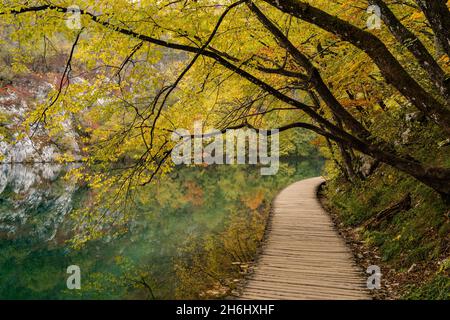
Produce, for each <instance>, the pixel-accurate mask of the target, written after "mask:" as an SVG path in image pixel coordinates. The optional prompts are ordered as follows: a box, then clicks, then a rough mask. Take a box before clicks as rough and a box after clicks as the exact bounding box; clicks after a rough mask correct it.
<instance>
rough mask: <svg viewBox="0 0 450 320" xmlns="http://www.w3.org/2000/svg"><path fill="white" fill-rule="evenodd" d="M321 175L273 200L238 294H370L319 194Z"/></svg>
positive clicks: (249, 296)
mask: <svg viewBox="0 0 450 320" xmlns="http://www.w3.org/2000/svg"><path fill="white" fill-rule="evenodd" d="M322 181H323V179H322V178H312V179H307V180H303V181H299V182H296V183H294V184H292V185H290V186H289V187H287V188H286V189H284V190H283V191H282V192H281V193H280V194H279V195H278V196H277V198H276V199H275V201H274V210H273V215H272V219H271V223H270V225H269V226H268V228H267V239H266V241H265V243H264V246H263V252H262V253H261V256H260V257H259V260H258V263H257V265H256V266H255V268H254V269H255V271H254V272H253V274H252V276H251V277H250V279H249V280H248V281H247V284H246V286H245V288H244V290H243V292H242V294H241V295H240V297H239V298H241V299H262V300H267V299H268V300H279V299H282V300H285V299H286V300H294V299H307V300H308V299H336V300H343V299H369V295H368V293H367V291H366V290H367V289H365V288H366V284H365V279H364V276H363V274H362V272H361V271H360V270H358V268H357V267H356V266H355V263H354V261H353V260H352V255H351V253H350V251H349V249H348V248H347V246H346V244H345V242H344V241H343V239H342V238H341V237H340V236H339V234H338V233H337V231H336V230H335V228H334V225H333V222H332V221H331V219H330V217H329V216H328V214H327V213H326V212H325V211H324V210H323V209H322V207H321V205H320V203H319V201H318V199H317V197H316V190H317V187H318V186H319V185H320V183H322Z"/></svg>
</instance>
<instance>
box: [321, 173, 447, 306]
mask: <svg viewBox="0 0 450 320" xmlns="http://www.w3.org/2000/svg"><path fill="white" fill-rule="evenodd" d="M407 193H411V197H412V208H411V209H410V210H408V211H403V212H399V213H398V214H396V215H395V216H394V217H393V218H392V219H391V220H390V221H385V222H383V223H382V224H381V225H380V226H379V227H378V228H376V229H370V228H365V227H363V226H362V224H363V223H364V222H365V221H367V220H368V219H369V218H370V217H372V216H374V215H375V214H377V213H378V212H380V211H381V210H383V209H386V208H388V207H389V206H391V205H393V204H395V203H397V202H398V201H400V200H401V199H402V198H403V197H404V196H405V195H406V194H407ZM325 194H326V197H327V198H328V202H329V204H330V205H331V206H332V207H333V209H334V211H336V212H337V213H338V215H339V217H340V219H341V221H342V222H343V223H344V225H345V226H347V227H351V228H352V229H353V230H355V232H356V233H357V234H358V235H359V237H360V238H361V239H362V241H364V243H365V245H366V246H367V247H375V248H377V249H378V252H380V254H381V260H382V261H383V263H385V264H386V266H388V267H389V268H390V269H392V270H395V273H396V274H397V275H398V277H399V279H400V280H399V282H400V285H401V287H402V288H401V296H402V298H404V299H450V278H449V268H448V266H447V267H446V268H442V266H443V265H444V264H445V263H444V262H446V261H449V257H450V208H449V207H448V206H447V205H446V204H445V203H444V202H443V201H442V199H441V198H440V196H439V195H438V194H437V193H436V192H434V191H433V190H431V189H430V188H428V187H426V186H424V185H423V184H421V183H419V182H417V181H416V180H415V179H413V178H410V177H408V176H406V175H404V174H401V173H398V172H396V171H395V170H393V169H391V168H389V167H385V166H384V167H382V168H380V169H379V170H378V171H377V172H376V173H375V174H373V175H372V176H371V177H369V178H368V179H367V180H365V181H361V182H358V183H357V184H356V185H350V184H349V183H345V182H343V181H341V180H340V179H336V180H334V181H331V182H330V183H328V184H327V187H326V190H325ZM446 263H447V264H450V263H448V262H446ZM416 266H417V268H416ZM414 268H416V270H415V271H414V272H412V273H413V274H415V277H414V276H413V275H411V274H410V273H411V270H412V269H414ZM408 270H409V271H408Z"/></svg>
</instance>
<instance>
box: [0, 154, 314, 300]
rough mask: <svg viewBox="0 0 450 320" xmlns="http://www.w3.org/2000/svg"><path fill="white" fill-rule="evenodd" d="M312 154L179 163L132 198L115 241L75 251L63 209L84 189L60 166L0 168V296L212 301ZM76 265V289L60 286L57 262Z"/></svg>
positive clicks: (82, 198)
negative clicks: (257, 162)
mask: <svg viewBox="0 0 450 320" xmlns="http://www.w3.org/2000/svg"><path fill="white" fill-rule="evenodd" d="M321 167H322V162H321V160H318V159H312V160H303V161H295V162H293V163H282V164H281V166H280V171H279V173H278V174H277V175H276V176H265V177H261V176H260V174H259V170H258V168H255V167H249V166H212V167H207V168H180V169H177V170H176V171H174V172H173V173H171V174H170V175H169V176H167V177H165V178H164V179H163V180H162V181H160V182H159V183H158V184H156V185H151V186H150V185H149V186H147V187H145V188H142V189H140V191H139V192H138V193H137V194H136V198H135V199H134V201H135V207H134V209H133V212H131V213H132V217H133V219H132V220H131V221H130V222H129V224H128V231H127V232H125V233H123V234H121V235H120V236H119V237H115V238H112V237H105V238H102V239H100V240H96V241H91V242H89V243H88V244H87V245H86V246H85V247H83V249H81V250H74V249H73V248H71V247H70V245H69V244H68V243H67V241H66V240H68V239H69V238H70V235H71V232H72V230H73V223H74V222H73V221H72V220H71V218H70V214H69V213H70V212H71V211H72V210H76V209H78V208H80V207H84V206H85V205H86V202H87V201H90V198H91V197H92V193H93V191H91V190H89V189H88V188H86V187H84V186H79V185H77V184H75V183H73V182H71V181H70V180H67V179H63V176H64V173H65V171H66V170H67V168H65V167H60V166H52V165H38V166H33V167H26V166H2V167H1V174H0V190H1V193H0V298H4V299H19V298H20V299H44V298H45V299H72V298H81V299H92V298H98V299H133V298H140V299H152V298H160V299H173V298H210V297H216V298H220V297H223V296H224V295H227V294H229V293H230V292H231V291H232V290H233V289H234V287H235V284H236V282H237V281H238V280H239V277H241V275H242V273H243V272H245V271H246V268H247V267H248V263H249V262H250V261H251V259H252V257H253V254H254V252H255V250H256V246H257V244H258V241H259V239H260V237H261V236H262V232H263V230H264V221H265V218H266V216H267V214H268V213H269V211H270V204H271V200H272V199H273V197H274V196H275V195H276V194H277V192H278V191H279V190H280V189H281V188H283V187H285V186H286V185H288V184H290V183H291V182H294V181H296V180H300V179H302V178H305V177H311V176H315V175H318V174H319V173H320V170H321ZM72 264H76V265H78V266H80V268H81V271H82V289H81V290H77V291H70V290H68V289H67V288H66V286H65V283H66V277H67V274H66V268H67V266H69V265H72Z"/></svg>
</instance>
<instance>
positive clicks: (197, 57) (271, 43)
mask: <svg viewBox="0 0 450 320" xmlns="http://www.w3.org/2000/svg"><path fill="white" fill-rule="evenodd" d="M369 2H370V4H375V5H377V6H378V7H379V8H380V11H381V18H382V20H383V21H384V23H385V26H386V27H387V30H386V28H383V29H382V30H380V31H376V30H375V31H368V30H365V26H364V24H363V22H365V18H366V16H365V15H364V13H365V8H367V6H368V5H369V3H368V2H367V1H352V2H351V3H350V2H348V3H347V2H344V3H343V4H339V3H338V1H336V2H330V1H315V5H316V6H312V5H310V4H309V3H308V2H306V1H298V0H284V1H278V0H265V1H250V0H248V1H245V0H241V1H236V2H232V1H213V0H203V1H141V2H140V3H139V6H138V4H136V3H135V2H130V1H125V0H122V1H115V2H114V4H111V3H108V2H107V1H79V5H80V8H81V9H80V10H79V13H80V15H81V17H82V22H83V23H82V24H83V29H82V30H81V32H83V33H84V37H83V36H82V37H81V39H79V35H80V32H79V31H77V33H76V35H75V36H74V35H73V33H74V32H73V31H72V30H67V28H66V29H64V26H61V18H62V17H64V15H67V14H71V13H73V8H72V9H71V8H69V7H68V6H66V5H64V3H65V2H64V1H54V2H52V4H50V3H47V2H42V1H32V2H30V1H28V2H27V3H26V4H24V5H17V6H9V5H8V4H3V5H2V7H0V12H1V14H2V15H4V16H5V22H3V23H2V25H3V26H4V24H5V23H8V24H12V25H17V26H18V25H21V26H22V29H21V30H20V31H17V35H20V36H21V37H22V38H25V40H24V41H25V42H26V43H28V44H29V45H30V44H33V41H34V40H36V37H37V35H40V34H42V33H43V34H45V35H49V34H55V33H56V32H62V33H65V34H66V35H68V36H71V37H72V38H74V39H77V40H75V41H74V45H73V46H72V50H71V52H72V53H73V51H74V49H75V47H76V46H78V51H79V52H78V54H76V58H77V59H78V61H80V62H83V64H84V65H85V68H87V69H89V70H90V71H92V70H94V69H97V70H98V68H100V67H101V66H102V67H104V68H105V67H107V68H106V71H104V72H101V73H97V74H96V76H95V79H96V82H94V83H95V86H94V88H95V90H89V88H92V87H93V86H92V83H90V84H89V85H87V86H85V87H83V86H81V85H78V86H77V87H75V86H74V85H73V84H72V85H71V87H75V88H73V89H68V90H67V91H66V94H65V95H64V97H61V95H60V92H61V90H62V87H63V86H62V85H61V86H60V88H59V91H58V93H55V98H54V100H53V101H52V102H51V103H50V104H47V106H45V107H43V108H40V109H39V110H37V112H36V114H35V116H36V117H37V119H38V120H40V121H42V120H46V119H47V116H49V117H51V116H52V115H53V117H54V118H58V116H57V115H58V112H61V111H63V110H66V111H70V112H72V113H80V112H81V111H83V110H85V108H86V105H85V103H87V101H86V99H87V97H86V98H80V97H79V96H80V94H85V93H86V92H88V91H89V92H90V93H88V94H87V95H88V96H89V97H90V98H91V99H94V100H98V98H99V97H108V99H110V100H111V101H109V103H108V106H107V107H105V108H99V109H100V110H102V112H105V109H107V112H108V113H109V115H112V114H114V113H115V115H116V116H117V115H118V113H117V112H116V111H112V110H110V109H111V108H114V106H117V105H119V101H120V105H121V106H122V107H123V108H121V111H120V112H121V116H122V118H121V121H117V119H116V121H114V122H111V119H112V118H111V117H110V118H109V119H106V118H105V115H101V114H99V113H98V111H91V114H95V117H94V118H95V119H97V120H98V119H101V122H102V123H103V124H105V123H107V122H108V123H109V130H110V132H108V133H106V132H103V133H100V132H97V133H96V139H97V141H95V142H96V143H97V148H96V149H95V151H96V155H95V156H93V159H97V160H98V159H108V160H117V159H118V156H120V155H123V154H125V153H130V152H131V150H134V153H135V154H134V155H133V158H134V160H136V163H135V165H134V166H133V167H132V168H131V169H129V172H128V174H127V181H128V182H127V183H128V186H129V187H130V186H131V185H133V183H140V184H146V183H148V182H149V181H151V180H152V179H153V178H154V177H155V175H156V174H157V173H158V172H160V170H162V171H164V168H166V167H165V166H166V164H165V161H166V160H167V159H168V156H169V153H170V148H171V143H170V140H169V138H168V131H170V130H167V126H173V125H174V124H177V125H178V124H183V123H184V124H186V120H185V119H184V118H183V116H182V115H183V114H184V115H186V116H188V115H189V114H191V115H197V116H198V115H200V114H210V113H213V114H214V116H212V117H213V119H214V120H215V121H216V123H222V124H223V128H226V127H228V126H247V125H249V126H252V127H258V124H260V125H266V126H268V125H270V126H273V127H278V128H279V129H280V130H281V131H286V130H288V129H293V128H305V129H308V130H311V131H314V132H315V133H317V134H319V135H321V136H323V137H325V138H326V139H327V140H328V141H334V142H335V143H336V144H337V145H338V146H339V152H340V153H341V154H342V158H343V159H344V160H346V161H345V163H346V164H347V166H346V167H347V169H348V173H349V174H350V175H352V176H353V175H355V173H354V172H353V171H354V170H353V169H352V166H353V163H352V162H354V159H353V158H354V154H353V153H354V152H359V153H363V154H366V155H369V156H371V157H373V158H374V159H376V160H377V161H380V162H383V163H386V164H388V165H390V166H392V167H394V168H396V169H398V170H400V171H402V172H405V173H407V174H409V175H411V176H413V177H415V178H416V179H417V180H419V181H421V182H422V183H424V184H426V185H428V186H430V187H432V188H433V189H434V190H436V191H437V192H439V193H440V194H442V195H443V196H444V197H447V198H448V197H449V196H450V169H449V168H447V167H445V166H442V165H438V166H436V165H435V164H433V163H429V162H424V160H423V159H417V158H416V157H415V156H414V154H409V153H408V152H407V151H408V150H405V148H403V147H401V146H400V147H399V146H398V145H397V144H396V143H395V142H394V141H392V140H390V139H389V137H385V136H383V134H382V133H380V132H379V131H377V130H375V129H374V128H375V127H376V124H375V120H376V114H377V112H376V111H375V110H374V109H375V107H376V105H379V107H380V108H382V109H383V108H387V109H388V110H391V109H393V108H394V107H393V102H392V100H395V99H397V100H399V101H400V103H401V104H402V105H405V106H409V105H410V106H412V107H414V108H416V109H417V111H418V112H420V113H421V114H422V115H423V116H424V117H425V118H426V119H427V122H426V123H425V124H424V125H423V126H422V127H421V128H420V129H418V130H416V131H415V132H414V133H415V134H417V135H420V136H423V137H425V136H427V137H428V135H429V133H426V132H430V131H431V132H432V135H433V139H432V142H430V143H434V144H437V141H435V139H439V140H442V139H447V138H449V137H450V101H449V96H448V94H449V81H448V76H447V73H446V70H447V66H446V65H445V61H446V60H447V61H448V45H449V41H448V40H449V37H448V30H449V28H446V27H445V26H446V24H448V21H449V19H448V15H449V12H448V8H447V6H446V2H445V1H444V0H439V1H421V0H417V1H416V3H414V2H412V1H404V6H403V7H402V10H403V12H405V13H407V14H408V15H409V16H410V17H411V16H414V15H417V17H418V19H422V18H421V15H422V14H423V15H424V17H425V18H426V21H425V20H423V21H422V23H425V22H427V23H428V24H429V25H430V27H431V28H430V29H428V28H427V29H426V33H427V37H425V38H422V39H420V38H419V36H418V35H416V30H414V28H412V27H407V26H405V25H404V24H403V21H402V19H401V18H398V16H397V15H396V14H395V13H394V11H395V10H394V9H391V8H394V7H395V6H397V4H396V3H392V4H388V3H387V2H386V1H381V0H379V1H378V0H373V1H372V0H371V1H369ZM430 2H432V3H433V5H429V4H430ZM137 6H138V7H137ZM319 6H320V8H319ZM342 7H343V8H344V9H345V10H342V11H341V9H342ZM397 11H399V10H398V8H397ZM355 13H357V14H355ZM358 17H359V19H358ZM422 29H423V27H422ZM388 31H389V32H388ZM390 33H391V34H390ZM430 35H431V36H432V37H433V38H434V37H436V39H437V42H438V43H439V45H440V47H442V49H443V51H444V53H445V55H446V58H444V59H442V57H441V56H438V57H435V56H436V54H435V55H434V56H433V53H432V52H430V50H433V48H432V47H431V46H430V43H431V41H430ZM391 36H393V37H394V38H395V39H396V40H397V42H393V41H392V40H391ZM78 40H80V41H78ZM322 43H326V49H323V44H322ZM313 44H316V45H317V46H316V45H314V47H317V48H321V49H322V50H320V52H313V51H312V50H311V47H313ZM319 45H320V46H319ZM157 48H165V49H170V50H174V51H175V52H183V53H185V54H186V55H187V56H179V57H177V58H175V59H173V58H172V59H170V65H171V67H170V68H168V69H170V70H172V71H174V70H175V71H177V73H176V76H172V77H171V78H170V77H160V78H158V77H157V76H153V75H152V73H153V72H154V71H155V67H154V62H155V61H156V59H160V58H161V59H164V58H163V57H164V55H165V54H166V53H164V54H162V52H166V51H161V49H157ZM111 49H112V50H111ZM144 49H146V50H147V52H146V53H142V52H141V51H144ZM151 50H153V51H151ZM335 50H336V51H337V52H335ZM349 54H351V55H353V56H358V57H361V56H362V57H364V59H366V60H367V62H366V63H365V64H364V65H362V64H361V65H360V66H359V68H357V69H355V70H354V73H353V74H352V73H349V74H347V75H346V76H345V77H344V79H345V81H343V83H344V84H345V85H346V86H347V87H346V88H345V87H344V88H337V89H336V88H334V87H332V86H331V85H330V84H329V83H327V82H328V81H329V79H330V78H331V76H330V75H329V73H328V70H329V69H331V68H330V65H336V64H339V63H340V62H339V60H338V59H337V58H336V57H340V58H344V57H346V55H349ZM70 57H72V55H70ZM119 57H122V61H119ZM321 57H324V58H323V61H319V60H320V59H321ZM407 59H408V61H407V63H406V64H405V61H406V60H407ZM71 60H72V59H71V58H69V62H68V66H69V67H70V66H71ZM186 60H188V62H187V63H186V65H185V66H184V67H180V63H183V62H185V61H186ZM152 62H153V63H152ZM130 65H131V66H130ZM166 65H167V64H166ZM69 70H70V68H69ZM180 70H182V71H181V72H180ZM225 70H228V71H229V72H231V73H227V72H225ZM422 70H423V71H425V73H422ZM165 71H167V70H165ZM362 71H368V73H369V74H362V73H360V72H362ZM166 75H167V72H166ZM353 75H355V76H358V77H359V79H360V80H361V82H369V83H370V81H371V80H370V79H369V78H374V79H373V81H372V86H373V87H374V88H375V89H374V90H373V91H374V92H373V93H372V94H373V96H377V97H380V99H378V101H377V102H375V101H373V99H371V97H369V98H367V99H366V102H367V106H366V107H365V108H364V107H361V106H359V108H349V107H348V106H346V105H345V103H344V99H343V93H344V92H347V94H348V93H349V92H350V91H349V89H350V85H349V78H350V77H351V76H353ZM145 77H147V78H148V79H147V81H144V82H141V83H139V81H138V80H143V79H145ZM64 78H66V79H67V82H69V81H68V80H69V78H70V77H69V76H68V75H67V73H66V72H65V73H64V75H63V79H64ZM113 78H118V81H117V83H115V84H112V83H111V81H110V80H111V79H113ZM169 78H170V80H168V79H169ZM327 78H328V79H327ZM149 79H152V80H153V81H149ZM156 79H157V80H156ZM327 80H328V81H327ZM225 82H226V85H225V84H224V83H225ZM167 83H168V84H167ZM193 84H197V85H193ZM158 85H159V86H160V89H159V90H156V89H155V88H156V87H157V86H158ZM149 86H153V87H152V89H149ZM225 86H226V88H227V90H228V92H223V91H222V90H223V88H222V87H225ZM131 87H132V88H133V89H130V88H131ZM338 87H341V86H340V85H338ZM145 89H147V90H148V91H152V94H151V96H152V98H151V100H150V102H148V101H149V99H148V98H149V97H148V94H147V95H146V94H145ZM93 91H95V94H93ZM194 92H197V94H195V95H194V94H193V93H194ZM111 93H114V95H116V96H117V99H116V101H113V100H114V98H111ZM213 93H214V94H215V95H216V98H215V99H214V103H212V106H211V105H210V106H209V107H206V108H205V105H208V103H209V104H211V99H212V98H211V94H213ZM76 95H78V97H77V99H78V100H77V99H75V98H74V97H75V96H76ZM233 95H234V97H233ZM145 96H147V101H145V102H143V101H142V98H143V97H145ZM174 96H176V99H177V100H174V99H175V98H174ZM350 96H351V94H350ZM119 97H120V99H119ZM136 97H140V98H141V101H136V100H137V99H136ZM230 98H235V103H234V105H233V104H232V103H231V105H232V106H231V107H229V105H230V101H229V100H233V99H230ZM353 98H354V97H353ZM143 100H146V99H143ZM385 100H387V101H389V103H388V104H386V102H385ZM56 101H58V103H56ZM80 101H82V102H83V103H81V102H80ZM257 102H260V105H259V106H258V107H256V106H255V103H257ZM91 103H92V102H91ZM55 104H58V105H59V106H60V107H57V106H55ZM68 105H72V108H68V107H67V106H68ZM198 105H202V107H199V106H198ZM61 106H65V107H61ZM397 107H398V106H397ZM58 108H59V109H58ZM50 109H52V110H50ZM293 109H294V110H293ZM189 112H190V113H189ZM240 112H241V113H240ZM364 112H365V116H363V117H362V114H364ZM274 114H276V115H277V116H274ZM293 114H294V116H293ZM291 118H296V119H300V121H299V120H295V121H294V122H290V123H286V122H285V121H286V119H291ZM190 120H192V119H190ZM393 125H394V126H395V124H393ZM139 140H140V146H137V145H138V144H139ZM105 141H106V142H108V144H109V146H111V145H112V146H114V147H113V148H104V143H105ZM98 146H100V147H98ZM118 150H119V151H118ZM447 155H448V153H447Z"/></svg>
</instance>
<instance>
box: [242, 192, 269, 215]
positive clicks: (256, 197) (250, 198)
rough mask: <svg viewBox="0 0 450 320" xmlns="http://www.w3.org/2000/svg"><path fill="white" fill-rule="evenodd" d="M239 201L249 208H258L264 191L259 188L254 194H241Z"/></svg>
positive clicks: (262, 199)
mask: <svg viewBox="0 0 450 320" xmlns="http://www.w3.org/2000/svg"><path fill="white" fill-rule="evenodd" d="M241 201H242V202H243V203H244V204H245V205H246V206H247V207H248V208H249V209H251V210H256V209H258V208H259V207H260V206H261V204H262V203H263V201H264V193H263V192H262V191H261V190H259V191H258V192H256V193H255V194H250V195H243V196H242V197H241Z"/></svg>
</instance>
